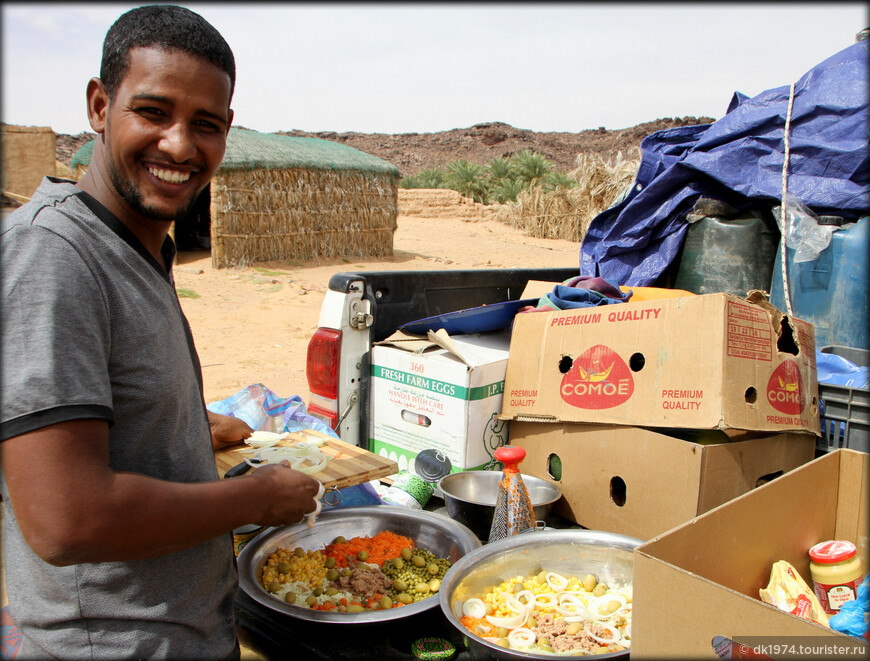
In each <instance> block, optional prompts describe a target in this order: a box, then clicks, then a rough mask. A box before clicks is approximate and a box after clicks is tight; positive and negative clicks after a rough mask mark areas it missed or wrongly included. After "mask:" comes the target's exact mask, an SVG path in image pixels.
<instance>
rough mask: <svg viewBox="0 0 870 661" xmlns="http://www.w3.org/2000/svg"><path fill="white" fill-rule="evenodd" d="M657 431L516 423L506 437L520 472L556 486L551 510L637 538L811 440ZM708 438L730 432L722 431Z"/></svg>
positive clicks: (758, 475) (784, 468)
mask: <svg viewBox="0 0 870 661" xmlns="http://www.w3.org/2000/svg"><path fill="white" fill-rule="evenodd" d="M660 431H661V430H659V429H656V430H652V429H643V428H640V427H630V426H623V425H595V424H582V423H547V422H521V421H515V422H511V427H510V443H511V445H519V446H521V447H523V448H524V449H525V450H526V458H525V460H524V461H523V463H522V471H523V473H527V474H529V475H533V476H534V477H539V478H541V479H544V480H548V481H550V482H554V483H555V484H557V485H558V486H559V487H560V488H561V490H562V498H561V499H560V500H559V501H557V502H556V504H555V505H554V509H553V511H554V512H555V513H556V514H559V515H560V516H563V517H565V518H566V519H569V520H570V521H574V522H576V523H578V524H580V525H581V526H583V527H584V528H590V529H593V530H605V531H608V532H615V533H620V534H623V535H630V536H632V537H638V538H640V539H650V538H652V537H654V536H655V535H658V534H660V533H663V532H665V531H667V530H670V529H671V528H674V527H676V526H678V525H680V524H682V523H685V522H686V521H688V520H690V519H692V518H694V517H695V516H697V515H698V514H701V513H703V512H706V511H708V510H710V509H712V508H714V507H716V506H718V505H721V504H722V503H725V502H727V501H729V500H731V499H732V498H735V497H737V496H740V495H742V494H744V493H746V492H747V491H750V490H751V489H754V488H755V487H756V486H757V485H759V484H763V483H764V482H765V481H768V480H771V479H774V478H776V477H777V476H779V475H782V474H783V473H786V472H788V471H790V470H792V469H794V468H797V467H798V466H801V465H803V464H805V463H807V462H809V461H811V460H812V458H813V455H814V453H815V445H816V437H815V435H813V434H807V433H797V432H788V433H777V434H761V436H760V437H757V438H751V439H749V440H734V441H730V442H725V443H718V444H712V445H706V444H703V442H706V441H704V440H703V439H702V438H700V437H702V436H703V434H698V435H696V436H698V437H699V440H702V442H692V441H689V440H684V438H676V437H674V436H669V435H666V434H663V433H660ZM680 431H681V430H674V433H680ZM759 433H760V432H759ZM684 436H685V435H684ZM708 436H714V437H717V438H718V437H721V438H725V439H727V438H728V436H727V435H726V434H725V433H724V432H715V433H713V432H711V433H709V434H708ZM750 436H751V434H750Z"/></svg>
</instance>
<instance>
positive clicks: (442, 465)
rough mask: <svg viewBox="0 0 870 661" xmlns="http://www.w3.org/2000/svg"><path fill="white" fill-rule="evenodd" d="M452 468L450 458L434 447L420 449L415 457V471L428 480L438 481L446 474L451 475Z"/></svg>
mask: <svg viewBox="0 0 870 661" xmlns="http://www.w3.org/2000/svg"><path fill="white" fill-rule="evenodd" d="M452 468H453V464H451V463H450V458H449V457H448V456H447V455H446V454H444V453H443V452H441V451H440V450H435V449H433V448H429V449H427V450H420V452H418V453H417V456H416V458H415V459H414V471H415V472H416V473H417V475H419V476H420V477H422V478H423V479H424V480H426V481H427V482H438V480H440V479H441V478H442V477H444V476H445V475H449V474H450V469H452Z"/></svg>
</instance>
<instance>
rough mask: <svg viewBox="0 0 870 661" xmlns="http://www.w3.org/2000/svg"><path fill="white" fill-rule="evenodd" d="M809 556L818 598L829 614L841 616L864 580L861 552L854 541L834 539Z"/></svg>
mask: <svg viewBox="0 0 870 661" xmlns="http://www.w3.org/2000/svg"><path fill="white" fill-rule="evenodd" d="M809 553H810V574H812V577H813V588H814V589H815V593H816V596H817V597H818V598H819V601H820V602H821V604H822V608H824V609H825V611H826V612H827V613H829V614H834V613H838V612H839V611H840V607H841V606H842V605H843V604H844V603H846V602H847V601H851V600H853V599H854V598H855V595H856V594H857V592H858V586H859V585H861V582H862V581H863V580H864V574H863V572H862V571H861V560H860V559H859V558H858V549H857V548H856V547H855V545H854V544H853V543H852V542H849V541H845V540H834V539H831V540H828V541H826V542H819V543H818V544H816V545H815V546H813V547H812V548H811V549H810V551H809Z"/></svg>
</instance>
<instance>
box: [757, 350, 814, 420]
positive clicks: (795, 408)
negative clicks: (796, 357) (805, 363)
mask: <svg viewBox="0 0 870 661" xmlns="http://www.w3.org/2000/svg"><path fill="white" fill-rule="evenodd" d="M767 401H768V402H770V405H771V406H772V407H773V408H775V409H776V410H777V411H779V412H780V413H789V414H791V415H796V414H798V413H800V412H801V411H803V410H804V404H806V402H805V400H804V382H803V379H801V372H800V369H799V368H798V365H797V363H796V362H795V361H793V360H784V361H782V363H781V364H780V365H779V367H777V368H776V369H775V370H774V371H773V374H771V375H770V381H768V382H767Z"/></svg>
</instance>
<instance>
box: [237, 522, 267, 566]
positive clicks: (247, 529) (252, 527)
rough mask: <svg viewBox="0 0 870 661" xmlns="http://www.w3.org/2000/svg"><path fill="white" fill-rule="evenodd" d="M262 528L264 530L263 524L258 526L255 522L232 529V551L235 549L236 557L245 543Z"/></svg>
mask: <svg viewBox="0 0 870 661" xmlns="http://www.w3.org/2000/svg"><path fill="white" fill-rule="evenodd" d="M263 530H265V526H259V525H257V524H256V523H249V524H247V525H244V526H241V527H239V528H236V529H235V530H233V551H235V554H236V557H237V558H238V557H239V553H241V552H242V549H243V548H245V544H247V543H248V542H250V541H251V540H252V539H254V537H256V536H257V535H259V534H260V533H261V532H262V531H263Z"/></svg>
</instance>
